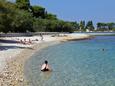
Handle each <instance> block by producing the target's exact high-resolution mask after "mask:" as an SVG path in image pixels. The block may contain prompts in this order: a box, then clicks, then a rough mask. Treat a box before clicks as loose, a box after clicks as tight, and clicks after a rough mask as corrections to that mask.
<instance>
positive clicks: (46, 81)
mask: <svg viewBox="0 0 115 86" xmlns="http://www.w3.org/2000/svg"><path fill="white" fill-rule="evenodd" d="M44 60H48V63H49V65H50V67H51V68H52V72H41V71H40V68H41V65H42V64H43V63H44ZM24 72H25V77H26V79H27V80H28V84H29V86H115V36H112V35H111V36H105V35H103V36H95V38H93V39H86V40H79V41H69V42H64V43H60V44H56V45H53V46H49V47H47V48H44V49H42V50H40V51H38V52H36V53H35V54H34V55H33V56H32V57H31V58H30V59H29V60H27V62H26V64H25V70H24Z"/></svg>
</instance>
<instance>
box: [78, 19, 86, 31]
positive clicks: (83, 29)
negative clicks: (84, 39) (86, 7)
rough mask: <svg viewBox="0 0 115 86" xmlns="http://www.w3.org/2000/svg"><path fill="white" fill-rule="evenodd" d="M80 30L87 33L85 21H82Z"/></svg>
mask: <svg viewBox="0 0 115 86" xmlns="http://www.w3.org/2000/svg"><path fill="white" fill-rule="evenodd" d="M79 28H80V31H85V21H80V24H79Z"/></svg>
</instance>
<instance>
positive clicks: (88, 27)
mask: <svg viewBox="0 0 115 86" xmlns="http://www.w3.org/2000/svg"><path fill="white" fill-rule="evenodd" d="M86 29H88V30H90V31H94V26H93V22H92V21H88V22H87V24H86Z"/></svg>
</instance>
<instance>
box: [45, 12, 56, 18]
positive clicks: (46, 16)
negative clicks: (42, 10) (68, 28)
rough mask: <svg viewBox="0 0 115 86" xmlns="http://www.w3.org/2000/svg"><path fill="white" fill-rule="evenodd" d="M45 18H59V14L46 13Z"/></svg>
mask: <svg viewBox="0 0 115 86" xmlns="http://www.w3.org/2000/svg"><path fill="white" fill-rule="evenodd" d="M45 18H46V19H51V20H57V16H56V15H54V14H51V13H47V12H46V14H45Z"/></svg>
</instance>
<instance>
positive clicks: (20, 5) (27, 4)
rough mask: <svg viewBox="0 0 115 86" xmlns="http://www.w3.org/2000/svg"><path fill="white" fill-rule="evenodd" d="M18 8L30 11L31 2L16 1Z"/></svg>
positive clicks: (24, 0)
mask: <svg viewBox="0 0 115 86" xmlns="http://www.w3.org/2000/svg"><path fill="white" fill-rule="evenodd" d="M16 4H17V7H18V8H19V9H24V10H29V9H30V1H29V0H16Z"/></svg>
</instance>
